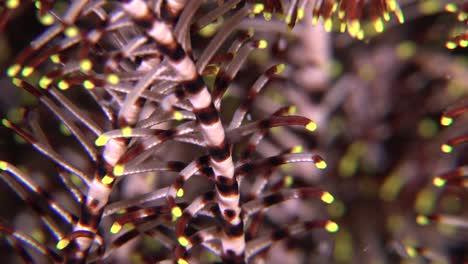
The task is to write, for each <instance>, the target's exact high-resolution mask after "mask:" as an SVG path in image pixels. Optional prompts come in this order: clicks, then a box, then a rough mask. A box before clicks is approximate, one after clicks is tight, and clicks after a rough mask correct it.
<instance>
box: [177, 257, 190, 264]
mask: <svg viewBox="0 0 468 264" xmlns="http://www.w3.org/2000/svg"><path fill="white" fill-rule="evenodd" d="M177 264H189V263H188V261H187V260H185V259H183V258H180V259H178V260H177Z"/></svg>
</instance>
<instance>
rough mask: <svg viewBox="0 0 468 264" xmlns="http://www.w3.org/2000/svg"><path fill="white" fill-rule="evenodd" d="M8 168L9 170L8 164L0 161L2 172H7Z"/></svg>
mask: <svg viewBox="0 0 468 264" xmlns="http://www.w3.org/2000/svg"><path fill="white" fill-rule="evenodd" d="M7 168H8V163H7V162H5V161H3V160H0V170H7Z"/></svg>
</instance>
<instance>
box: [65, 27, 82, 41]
mask: <svg viewBox="0 0 468 264" xmlns="http://www.w3.org/2000/svg"><path fill="white" fill-rule="evenodd" d="M64 33H65V36H67V37H68V38H73V37H76V36H77V35H78V33H79V30H78V28H77V27H75V26H71V27H68V28H67V29H65V32H64Z"/></svg>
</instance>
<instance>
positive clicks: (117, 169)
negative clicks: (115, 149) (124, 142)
mask: <svg viewBox="0 0 468 264" xmlns="http://www.w3.org/2000/svg"><path fill="white" fill-rule="evenodd" d="M124 171H125V166H124V165H121V164H117V165H115V166H114V170H113V171H112V173H113V174H114V175H115V176H121V175H122V174H123V173H124Z"/></svg>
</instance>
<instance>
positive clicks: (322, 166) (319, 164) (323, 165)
mask: <svg viewBox="0 0 468 264" xmlns="http://www.w3.org/2000/svg"><path fill="white" fill-rule="evenodd" d="M315 167H317V168H318V169H321V170H323V169H325V168H327V163H326V162H325V161H324V160H321V161H319V162H316V163H315Z"/></svg>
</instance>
